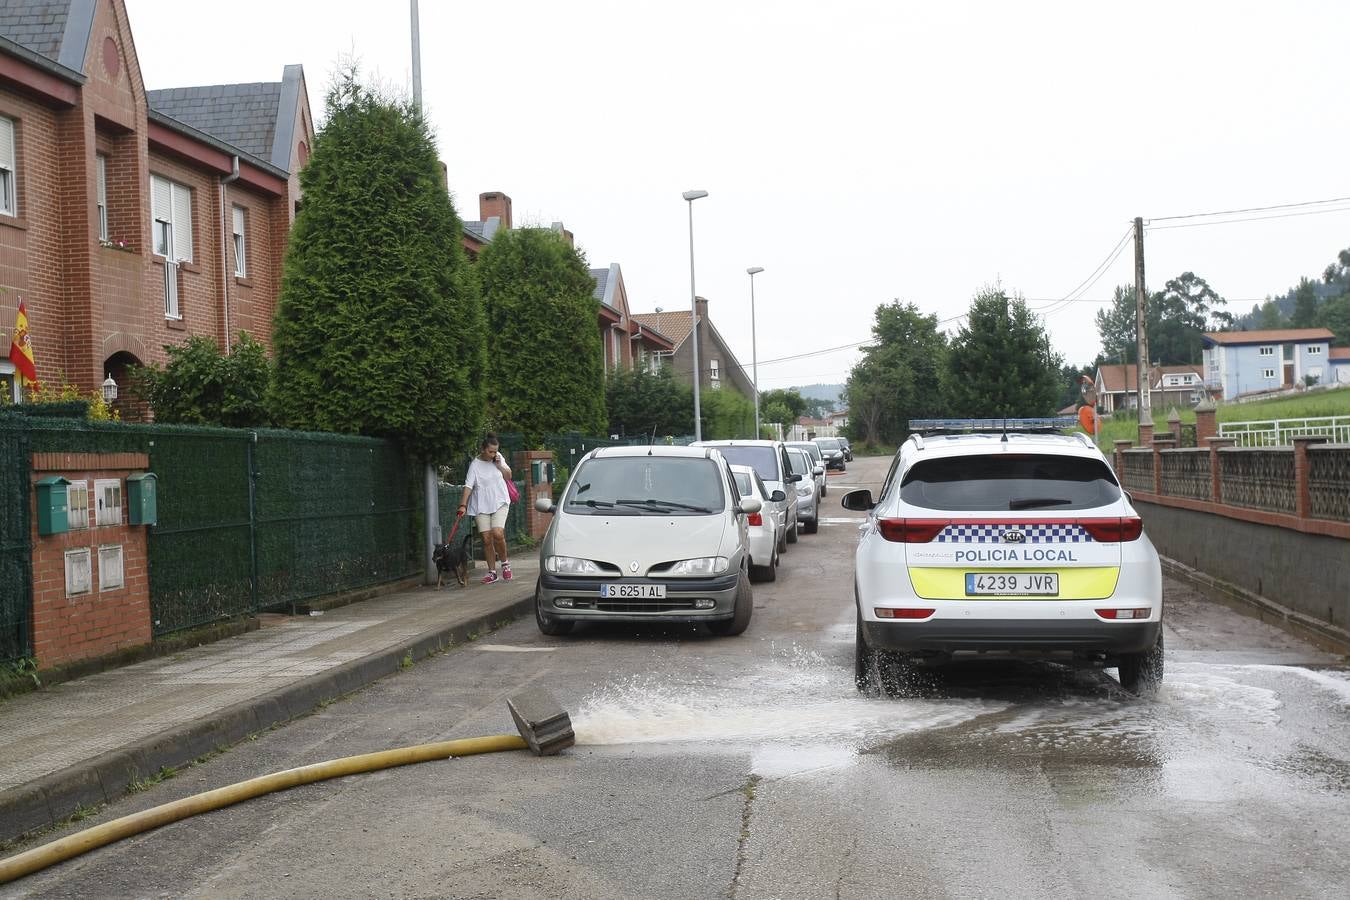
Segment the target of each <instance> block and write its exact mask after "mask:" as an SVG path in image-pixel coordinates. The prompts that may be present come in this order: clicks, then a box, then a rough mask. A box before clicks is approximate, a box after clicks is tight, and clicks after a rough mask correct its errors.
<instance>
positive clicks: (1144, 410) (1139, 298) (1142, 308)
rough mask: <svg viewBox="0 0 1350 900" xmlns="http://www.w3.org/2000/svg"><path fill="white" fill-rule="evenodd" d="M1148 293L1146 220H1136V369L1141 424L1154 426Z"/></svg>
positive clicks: (1137, 218) (1137, 217)
mask: <svg viewBox="0 0 1350 900" xmlns="http://www.w3.org/2000/svg"><path fill="white" fill-rule="evenodd" d="M1147 314H1148V292H1147V290H1145V288H1144V220H1143V218H1141V217H1139V216H1135V218H1134V331H1135V335H1136V338H1135V339H1136V341H1137V347H1136V352H1135V363H1136V365H1135V369H1136V372H1137V374H1138V376H1139V378H1138V381H1139V423H1140V424H1141V425H1143V424H1149V425H1151V424H1153V402H1152V398H1150V397H1149V390H1148V324H1147V323H1148V315H1147Z"/></svg>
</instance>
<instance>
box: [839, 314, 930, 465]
mask: <svg viewBox="0 0 1350 900" xmlns="http://www.w3.org/2000/svg"><path fill="white" fill-rule="evenodd" d="M872 338H873V343H872V344H871V345H870V346H868V347H866V348H864V349H863V355H862V359H861V360H859V361H858V363H857V365H855V366H854V367H853V370H852V371H851V372H850V373H849V378H848V383H847V385H845V388H844V399H845V401H846V402H847V403H848V409H849V421H850V423H852V424H853V428H852V430H853V431H854V432H855V433H856V434H857V435H858V436H859V437H860V438H862V439H863V440H864V441H866V442H867V443H873V444H875V443H890V442H895V441H898V440H900V439H901V438H902V437H903V436H904V435H905V434H907V433H908V430H909V420H910V419H916V418H930V417H935V416H942V415H945V414H946V412H947V403H946V390H945V382H944V370H945V367H946V360H947V338H946V336H945V335H943V334H942V332H940V331H938V327H937V316H936V315H924V314H923V313H921V312H920V311H919V308H918V307H917V306H915V305H914V304H913V303H901V302H900V301H899V300H893V301H891V302H890V303H884V304H882V305H880V306H878V307H877V309H876V313H875V317H874V321H873V324H872Z"/></svg>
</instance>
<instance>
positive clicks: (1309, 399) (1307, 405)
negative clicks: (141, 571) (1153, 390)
mask: <svg viewBox="0 0 1350 900" xmlns="http://www.w3.org/2000/svg"><path fill="white" fill-rule="evenodd" d="M1178 412H1179V413H1180V414H1181V421H1182V422H1183V423H1194V422H1195V410H1193V409H1189V408H1188V409H1181V410H1178ZM1171 414H1172V411H1171V410H1170V409H1157V408H1155V409H1154V410H1153V433H1154V434H1160V433H1162V432H1164V431H1166V430H1167V417H1168V416H1169V415H1171ZM1319 416H1350V388H1335V389H1332V390H1326V391H1318V392H1316V393H1313V394H1304V395H1300V396H1295V397H1278V398H1275V399H1273V400H1258V401H1255V402H1252V403H1220V404H1219V408H1218V410H1217V416H1216V417H1217V419H1218V421H1220V422H1252V421H1262V420H1268V419H1311V418H1316V417H1319ZM1127 439H1128V440H1132V441H1138V439H1139V420H1138V419H1137V418H1136V417H1135V416H1134V415H1132V414H1128V413H1120V414H1117V415H1116V416H1115V417H1114V418H1110V419H1103V420H1102V434H1101V438H1100V439H1099V440H1098V442H1097V444H1098V446H1100V447H1102V448H1103V449H1104V450H1110V449H1111V442H1112V441H1123V440H1127Z"/></svg>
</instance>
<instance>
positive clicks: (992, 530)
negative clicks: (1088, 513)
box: [934, 522, 1092, 544]
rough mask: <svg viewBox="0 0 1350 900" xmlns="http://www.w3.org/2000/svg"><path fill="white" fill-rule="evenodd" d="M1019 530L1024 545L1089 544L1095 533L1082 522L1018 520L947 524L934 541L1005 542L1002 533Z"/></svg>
mask: <svg viewBox="0 0 1350 900" xmlns="http://www.w3.org/2000/svg"><path fill="white" fill-rule="evenodd" d="M1005 531H1020V532H1022V535H1023V538H1024V539H1023V540H1022V541H1021V543H1025V544H1089V543H1091V542H1092V535H1090V534H1088V533H1087V531H1086V530H1085V529H1084V528H1083V527H1082V526H1081V525H1073V524H1064V523H1042V524H1030V523H1028V524H1026V525H1022V524H1019V523H1017V522H1007V523H1003V522H1000V523H997V524H994V523H985V524H980V525H948V526H947V527H946V528H944V529H942V531H940V532H938V536H937V537H936V538H934V541H935V542H936V543H939V544H1004V543H1009V542H1008V541H1005V540H1003V532H1005Z"/></svg>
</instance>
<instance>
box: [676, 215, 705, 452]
mask: <svg viewBox="0 0 1350 900" xmlns="http://www.w3.org/2000/svg"><path fill="white" fill-rule="evenodd" d="M682 196H683V197H684V199H685V200H686V201H688V203H689V318H690V321H691V322H692V324H693V328H692V330H691V331H690V333H689V336H690V337H691V338H693V340H694V440H695V441H701V440H703V413H702V410H701V409H700V408H699V402H698V387H699V385H698V383H699V381H700V380H702V377H703V373H702V372H701V371H700V370H699V367H698V294H697V293H695V291H694V201H695V200H701V199H703V198H704V197H706V196H708V192H707V191H685V192H684V194H683V195H682Z"/></svg>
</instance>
